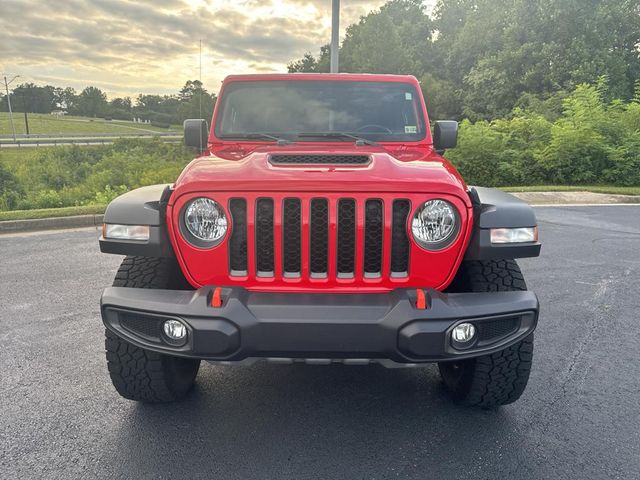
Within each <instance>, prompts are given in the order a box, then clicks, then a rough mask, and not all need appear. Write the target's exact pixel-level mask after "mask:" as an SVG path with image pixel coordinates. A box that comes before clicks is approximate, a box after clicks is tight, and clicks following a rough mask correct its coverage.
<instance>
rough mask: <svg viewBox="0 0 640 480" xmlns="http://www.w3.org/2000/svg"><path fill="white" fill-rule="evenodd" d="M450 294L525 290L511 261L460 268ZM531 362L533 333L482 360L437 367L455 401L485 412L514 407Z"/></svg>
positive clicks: (474, 359) (520, 393)
mask: <svg viewBox="0 0 640 480" xmlns="http://www.w3.org/2000/svg"><path fill="white" fill-rule="evenodd" d="M452 287H453V288H452V291H466V292H497V291H513V290H526V289H527V285H526V283H525V281H524V277H523V276H522V272H521V271H520V267H518V264H517V263H516V262H515V261H514V260H487V261H470V262H465V263H463V264H462V265H461V267H460V271H459V272H458V275H457V277H456V280H455V281H454V282H453V284H452ZM532 358H533V333H532V334H530V335H529V336H527V337H526V338H524V339H523V340H521V341H520V342H518V343H516V344H514V345H511V346H510V347H508V348H505V349H504V350H501V351H499V352H495V353H492V354H490V355H484V356H482V357H477V358H472V359H468V360H461V361H458V362H441V363H439V364H438V368H439V370H440V375H441V377H442V380H443V381H444V384H445V385H446V386H447V388H448V389H449V391H450V392H451V394H452V396H453V398H454V400H456V401H457V402H459V403H461V404H464V405H473V406H479V407H485V408H493V407H498V406H500V405H507V404H509V403H513V402H515V401H516V400H518V398H520V396H521V395H522V393H523V392H524V390H525V388H526V386H527V382H528V380H529V372H530V371H531V362H532Z"/></svg>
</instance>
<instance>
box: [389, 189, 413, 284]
mask: <svg viewBox="0 0 640 480" xmlns="http://www.w3.org/2000/svg"><path fill="white" fill-rule="evenodd" d="M409 209H410V203H409V200H405V199H402V200H394V201H393V223H392V226H391V275H392V276H394V277H404V276H407V275H408V273H409V238H408V237H407V217H408V216H409Z"/></svg>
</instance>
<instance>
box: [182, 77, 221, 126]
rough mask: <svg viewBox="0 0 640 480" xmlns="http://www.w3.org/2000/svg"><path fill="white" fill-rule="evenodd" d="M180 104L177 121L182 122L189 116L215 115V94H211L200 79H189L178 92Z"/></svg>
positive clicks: (205, 116)
mask: <svg viewBox="0 0 640 480" xmlns="http://www.w3.org/2000/svg"><path fill="white" fill-rule="evenodd" d="M178 99H179V100H180V105H179V106H178V109H177V114H176V117H177V121H178V122H179V123H182V122H183V121H185V120H186V119H188V118H204V119H206V120H210V119H211V117H212V116H213V107H214V105H215V102H216V98H215V95H212V94H209V92H207V90H206V89H205V88H204V87H203V86H202V82H200V81H199V80H188V81H187V82H186V83H185V85H184V87H182V89H181V90H180V93H179V94H178Z"/></svg>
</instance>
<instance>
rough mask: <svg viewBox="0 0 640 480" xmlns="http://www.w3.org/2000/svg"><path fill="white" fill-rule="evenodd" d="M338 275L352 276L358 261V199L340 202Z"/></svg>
mask: <svg viewBox="0 0 640 480" xmlns="http://www.w3.org/2000/svg"><path fill="white" fill-rule="evenodd" d="M337 248H338V276H340V277H352V276H353V274H354V272H355V262H356V201H355V200H352V199H345V198H343V199H341V200H340V201H339V202H338V246H337Z"/></svg>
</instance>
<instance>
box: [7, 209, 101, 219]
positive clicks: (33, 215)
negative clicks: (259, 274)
mask: <svg viewBox="0 0 640 480" xmlns="http://www.w3.org/2000/svg"><path fill="white" fill-rule="evenodd" d="M105 208H106V207H105V206H104V205H84V206H81V207H62V208H39V209H36V210H11V211H8V212H0V222H4V221H8V220H36V219H40V218H54V217H72V216H74V215H98V214H102V213H104V210H105Z"/></svg>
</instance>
